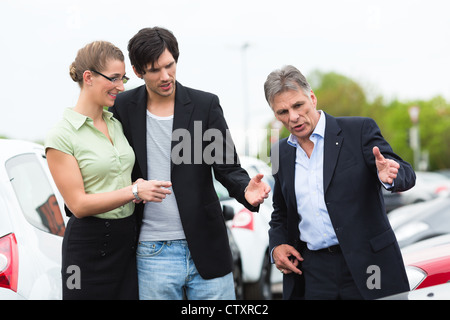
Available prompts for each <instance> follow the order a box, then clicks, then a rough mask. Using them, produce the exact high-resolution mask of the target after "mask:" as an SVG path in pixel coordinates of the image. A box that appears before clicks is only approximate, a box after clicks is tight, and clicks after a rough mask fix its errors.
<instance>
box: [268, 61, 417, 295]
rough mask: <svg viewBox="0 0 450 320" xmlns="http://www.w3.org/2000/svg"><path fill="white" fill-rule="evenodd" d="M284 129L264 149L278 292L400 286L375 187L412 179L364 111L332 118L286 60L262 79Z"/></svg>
mask: <svg viewBox="0 0 450 320" xmlns="http://www.w3.org/2000/svg"><path fill="white" fill-rule="evenodd" d="M264 89H265V94H266V99H267V101H268V103H269V105H270V106H271V108H272V109H273V112H274V114H275V117H276V118H277V119H278V120H279V121H281V122H282V123H283V124H284V126H285V127H286V128H287V129H288V130H289V132H290V136H289V138H286V139H283V140H281V141H279V143H278V144H277V145H275V146H274V147H273V148H272V164H273V168H274V177H275V186H274V194H273V207H274V211H273V214H272V220H271V222H270V231H269V235H270V248H271V250H272V251H271V252H272V258H273V260H274V262H275V264H276V267H277V268H278V269H280V271H281V272H283V273H284V277H283V278H284V280H283V284H284V287H283V295H284V298H285V299H295V298H306V299H376V298H379V297H382V296H386V295H390V294H394V293H398V292H402V291H407V290H409V285H408V280H407V277H406V273H405V268H404V264H403V260H402V256H401V253H400V250H399V247H398V244H397V241H396V238H395V235H394V233H393V230H392V229H391V226H390V224H389V221H388V219H387V216H386V212H385V208H384V202H383V196H382V193H381V188H387V189H388V190H391V191H405V190H408V189H409V188H411V187H413V186H414V184H415V173H414V171H413V169H412V168H411V166H410V165H409V164H408V163H407V162H405V161H403V160H402V159H401V158H400V157H399V156H398V155H396V154H395V153H394V152H393V150H392V148H391V147H390V145H389V144H388V142H386V140H385V139H384V138H383V137H382V135H381V132H380V130H379V128H378V126H377V124H376V123H375V121H373V120H372V119H370V118H361V117H342V118H336V117H332V116H330V115H328V114H326V113H325V112H323V111H321V110H317V108H316V107H317V98H316V96H315V95H314V92H313V91H312V90H311V87H310V85H309V84H308V82H307V80H306V78H305V77H304V76H303V75H302V74H301V72H300V71H299V70H298V69H296V68H295V67H293V66H285V67H283V68H282V69H280V70H276V71H274V72H272V73H271V74H270V75H269V76H268V77H267V80H266V82H265V84H264Z"/></svg>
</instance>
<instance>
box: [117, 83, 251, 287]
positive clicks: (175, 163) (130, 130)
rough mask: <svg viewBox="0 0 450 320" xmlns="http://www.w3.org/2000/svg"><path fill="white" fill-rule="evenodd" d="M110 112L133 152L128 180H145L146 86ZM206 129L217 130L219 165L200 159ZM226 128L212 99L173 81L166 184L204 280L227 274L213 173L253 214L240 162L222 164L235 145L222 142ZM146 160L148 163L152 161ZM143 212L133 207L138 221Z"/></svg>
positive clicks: (216, 101) (222, 224)
mask: <svg viewBox="0 0 450 320" xmlns="http://www.w3.org/2000/svg"><path fill="white" fill-rule="evenodd" d="M110 111H111V112H113V114H114V117H115V118H117V119H118V120H119V121H121V123H122V126H123V130H124V133H125V136H126V137H127V139H128V142H129V143H130V145H131V147H132V148H133V149H134V152H135V154H136V162H135V165H134V169H133V173H132V179H133V181H135V180H136V179H138V178H143V179H147V174H148V173H147V142H146V137H147V129H146V128H147V122H146V112H147V90H146V87H145V85H143V86H140V87H138V88H136V89H132V90H129V91H125V92H123V93H121V94H119V95H118V96H117V100H116V102H115V104H114V106H113V107H112V108H110ZM208 129H214V130H215V132H218V131H217V130H219V131H220V133H221V135H222V137H223V150H224V151H223V158H224V159H223V161H220V162H221V163H218V162H219V161H217V162H215V163H212V164H210V163H208V161H206V162H205V158H204V157H203V155H204V152H205V153H207V154H209V153H210V149H206V150H205V148H208V146H209V145H210V144H211V142H210V141H208V138H205V137H207V135H206V136H205V131H207V130H208ZM227 129H228V126H227V124H226V121H225V118H224V116H223V111H222V108H221V107H220V104H219V99H218V97H217V96H216V95H214V94H211V93H207V92H203V91H199V90H194V89H191V88H187V87H184V86H182V85H181V84H180V83H179V82H177V83H176V91H175V110H174V119H173V130H172V132H173V133H174V132H177V134H173V136H172V159H171V182H172V187H173V191H174V194H175V196H176V200H177V204H178V209H179V212H180V217H181V223H182V225H183V229H184V233H185V236H186V240H187V242H188V246H189V250H190V252H191V255H192V258H193V260H194V263H195V266H196V267H197V270H198V271H199V273H200V275H201V276H202V277H203V278H205V279H211V278H216V277H220V276H223V275H225V274H228V273H229V272H231V270H232V256H231V250H230V246H229V242H228V234H227V230H226V226H225V221H224V217H223V213H222V206H221V204H220V202H219V199H218V197H217V194H216V191H215V189H214V185H213V171H214V176H215V177H216V179H217V180H218V181H219V182H220V183H222V184H223V185H224V186H225V187H226V188H227V190H228V192H229V194H230V196H231V197H233V198H235V199H236V200H238V201H239V202H240V203H242V204H243V205H245V206H246V207H247V208H248V209H249V210H252V211H257V210H258V207H253V206H251V205H250V204H249V203H248V202H247V201H246V200H245V198H244V189H245V187H246V186H247V185H248V182H249V181H250V177H249V176H248V174H247V172H246V171H245V170H244V169H243V168H241V166H240V165H239V164H236V163H233V164H227V162H226V159H225V157H227V156H229V155H230V150H231V155H232V156H233V157H234V158H235V159H237V155H236V151H235V149H234V144H232V141H231V140H230V137H228V140H227V139H226V137H227V132H226V131H227ZM227 143H228V144H227ZM174 148H175V149H174ZM227 151H228V152H227ZM189 155H190V156H189ZM174 156H175V158H174ZM179 157H181V158H179ZM186 157H188V158H189V160H188V161H186V159H187V158H186ZM183 159H184V160H183ZM148 160H149V162H150V163H151V158H150V159H148ZM182 160H183V161H182ZM180 162H181V163H180ZM143 209H144V206H143V205H142V204H139V205H136V213H137V216H138V221H142V216H143ZM161 240H165V239H161Z"/></svg>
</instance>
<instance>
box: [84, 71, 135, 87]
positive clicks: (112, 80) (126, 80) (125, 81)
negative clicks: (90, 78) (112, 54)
mask: <svg viewBox="0 0 450 320" xmlns="http://www.w3.org/2000/svg"><path fill="white" fill-rule="evenodd" d="M90 71H91V72H94V73H96V74H98V75H100V76H102V77H103V78H105V79H108V80H109V81H111V82H112V84H119V81H122V82H123V84H125V83H127V82H128V80H130V78H128V77H127V76H123V78H122V79H120V78H110V77H107V76H105V75H104V74H103V73H100V72H98V71H95V70H90Z"/></svg>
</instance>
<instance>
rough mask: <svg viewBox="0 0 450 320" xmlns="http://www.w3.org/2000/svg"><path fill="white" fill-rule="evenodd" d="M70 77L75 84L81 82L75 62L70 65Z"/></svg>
mask: <svg viewBox="0 0 450 320" xmlns="http://www.w3.org/2000/svg"><path fill="white" fill-rule="evenodd" d="M70 77H71V78H72V80H73V81H75V82H78V81H79V79H78V76H77V68H76V67H75V62H74V63H72V64H71V65H70Z"/></svg>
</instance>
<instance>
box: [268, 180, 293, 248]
mask: <svg viewBox="0 0 450 320" xmlns="http://www.w3.org/2000/svg"><path fill="white" fill-rule="evenodd" d="M274 179H275V184H274V188H273V196H272V202H273V203H272V205H273V212H272V217H271V219H270V222H269V225H270V229H269V250H270V252H272V250H273V249H274V248H275V247H276V246H279V245H281V244H286V243H289V241H288V229H287V207H286V202H285V201H284V197H283V194H282V191H281V184H280V180H279V178H278V174H275V175H274Z"/></svg>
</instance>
